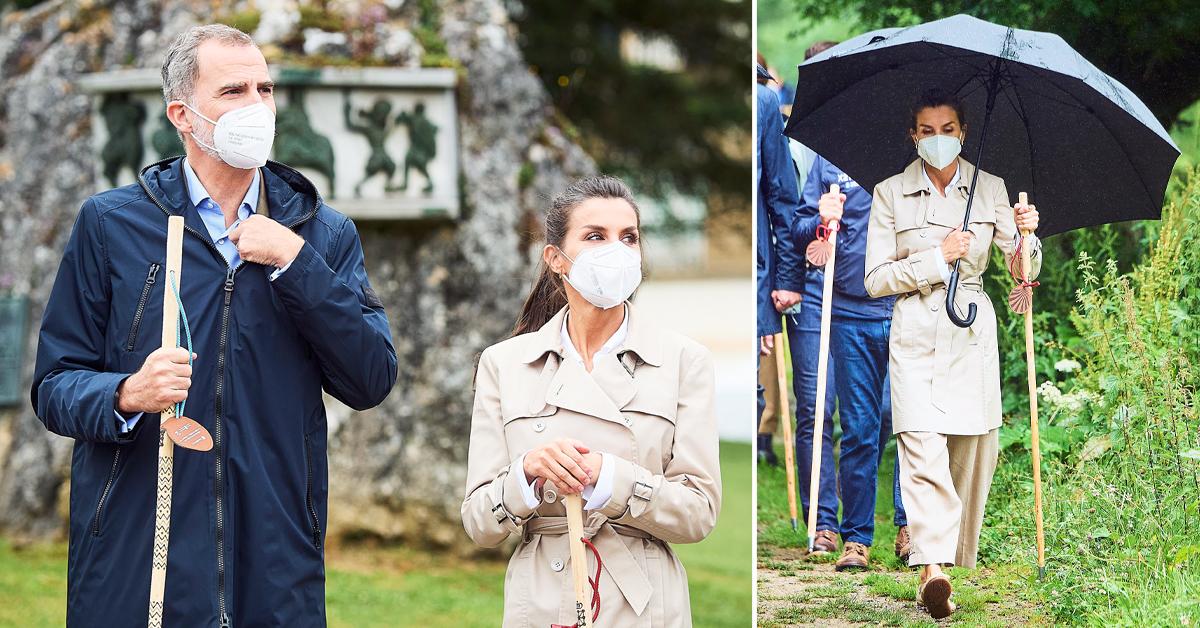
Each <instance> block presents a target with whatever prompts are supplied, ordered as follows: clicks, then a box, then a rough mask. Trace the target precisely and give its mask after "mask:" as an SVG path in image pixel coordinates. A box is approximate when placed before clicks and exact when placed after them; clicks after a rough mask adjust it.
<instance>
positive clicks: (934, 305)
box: [929, 303, 938, 312]
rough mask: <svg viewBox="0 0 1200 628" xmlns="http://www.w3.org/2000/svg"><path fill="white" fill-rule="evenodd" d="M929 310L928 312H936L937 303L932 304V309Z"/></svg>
mask: <svg viewBox="0 0 1200 628" xmlns="http://www.w3.org/2000/svg"><path fill="white" fill-rule="evenodd" d="M929 309H930V310H933V311H934V312H936V311H938V304H937V303H934V304H933V306H932V307H930V308H929Z"/></svg>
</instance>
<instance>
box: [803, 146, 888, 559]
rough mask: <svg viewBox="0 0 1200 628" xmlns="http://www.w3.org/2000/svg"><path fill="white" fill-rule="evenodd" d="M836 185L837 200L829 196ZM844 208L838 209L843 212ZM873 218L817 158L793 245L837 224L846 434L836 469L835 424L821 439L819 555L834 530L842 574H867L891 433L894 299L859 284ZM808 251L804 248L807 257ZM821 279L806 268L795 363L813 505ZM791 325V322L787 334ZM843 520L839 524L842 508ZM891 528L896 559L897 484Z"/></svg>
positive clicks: (837, 373) (829, 410)
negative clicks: (879, 481)
mask: <svg viewBox="0 0 1200 628" xmlns="http://www.w3.org/2000/svg"><path fill="white" fill-rule="evenodd" d="M833 184H837V185H838V186H839V188H840V193H839V194H837V195H834V194H831V193H830V192H829V188H830V186H831V185H833ZM839 207H840V210H839ZM870 215H871V192H870V190H866V189H863V188H862V187H861V186H859V185H858V183H857V182H855V181H854V180H853V179H851V178H850V177H849V176H848V175H846V173H844V172H842V171H841V170H840V169H839V168H838V167H837V166H835V165H833V164H832V163H830V162H828V161H826V160H825V159H824V158H823V157H821V156H820V155H818V156H816V158H815V159H814V161H813V165H812V169H811V170H810V171H809V173H808V176H807V178H806V180H805V183H804V194H803V197H802V202H801V204H800V210H799V213H798V215H797V218H796V221H795V223H794V236H793V237H794V240H795V243H796V245H797V246H798V247H807V246H808V245H809V243H811V242H812V241H813V240H814V239H815V237H816V230H817V226H818V225H819V224H828V222H829V218H830V217H832V216H836V217H837V218H838V219H839V221H838V234H837V270H836V273H835V276H834V279H833V297H832V299H831V301H832V303H830V304H826V306H827V307H831V308H832V312H831V314H832V317H831V324H830V344H829V346H830V355H829V362H828V367H827V371H826V375H827V386H826V395H825V416H827V417H832V416H833V409H834V403H835V402H836V403H837V408H838V419H839V422H840V424H841V427H842V438H841V446H840V447H839V453H840V455H839V457H838V461H837V465H836V467H837V468H836V469H835V464H834V457H833V421H828V420H827V421H825V424H824V433H823V434H822V438H821V447H822V456H821V462H822V464H821V474H820V483H819V488H818V491H819V496H818V497H819V499H818V502H817V509H818V510H817V534H816V536H817V540H816V544H815V547H816V548H817V549H819V550H822V551H835V550H836V548H837V545H836V543H837V539H838V536H839V535H838V532H840V536H841V539H842V541H843V544H844V545H843V552H842V556H841V557H840V558H839V559H838V562H837V564H836V568H837V570H838V571H844V570H854V569H866V568H867V567H868V560H867V556H868V554H869V549H870V546H871V544H872V542H873V540H874V533H875V489H876V480H877V475H878V471H879V458H880V450H881V449H882V446H883V444H885V443H886V439H885V438H884V437H881V432H882V430H883V429H885V428H884V423H886V424H887V428H886V429H887V432H886V433H889V434H890V433H891V429H890V423H891V412H890V404H887V403H885V399H886V398H887V397H888V396H889V395H888V388H887V368H888V337H889V334H890V333H891V320H892V304H893V302H894V298H893V297H887V298H882V299H874V298H871V297H870V296H869V295H867V293H866V288H865V287H864V283H863V276H864V273H865V268H864V266H865V258H866V242H867V224H868V222H869V219H870ZM801 250H803V249H801ZM824 282H825V274H824V270H823V269H821V268H810V269H809V271H808V273H807V276H806V279H805V281H804V290H803V295H804V308H803V309H802V310H801V312H800V316H799V320H798V321H797V322H796V323H795V328H793V329H789V337H790V338H792V344H791V347H792V364H793V376H794V386H795V391H796V421H797V430H796V458H797V460H799V461H800V465H799V466H800V495H801V501H802V503H803V504H804V507H805V508H806V509H807V507H808V500H809V495H808V487H809V481H810V479H809V478H810V475H811V460H812V451H813V430H812V420H813V413H814V410H815V406H816V401H817V400H816V382H817V360H818V357H819V355H818V354H819V351H820V336H821V332H820V322H821V310H822V288H823V287H824ZM792 325H793V323H792V322H791V321H789V327H792ZM839 498H840V500H841V506H842V513H841V515H842V519H841V522H840V523H839V521H838V501H839ZM893 500H894V503H895V506H896V517H895V520H894V521H895V523H896V525H897V526H898V527H900V528H901V529H900V532H899V533H898V535H897V541H898V543H897V552H898V553H899V552H902V551H904V550H905V549H906V548H904V547H902V545H905V544H906V543H905V542H904V539H905V538H906V537H907V529H906V528H905V527H904V526H906V524H907V521H906V520H905V515H904V506H903V504H902V503H901V502H900V498H899V487H898V484H895V483H894V486H893Z"/></svg>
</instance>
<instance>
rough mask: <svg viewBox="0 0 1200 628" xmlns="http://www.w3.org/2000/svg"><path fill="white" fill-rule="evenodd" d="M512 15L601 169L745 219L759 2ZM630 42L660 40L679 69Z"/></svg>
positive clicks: (552, 4) (549, 3) (531, 58)
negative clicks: (644, 56)
mask: <svg viewBox="0 0 1200 628" xmlns="http://www.w3.org/2000/svg"><path fill="white" fill-rule="evenodd" d="M510 9H511V12H512V15H513V19H514V21H515V22H516V23H517V26H518V29H519V41H520V44H521V48H522V52H523V53H524V54H525V58H526V60H527V61H528V62H529V64H530V65H531V66H532V67H533V70H534V71H535V72H536V73H537V75H538V76H539V77H540V78H541V79H542V82H543V83H544V84H545V85H546V88H547V89H548V90H549V93H550V95H551V98H552V99H553V102H554V104H555V106H556V107H557V108H558V109H559V111H561V112H562V113H563V115H564V116H565V117H566V118H567V119H569V120H570V121H571V122H572V123H573V124H574V125H575V126H576V127H577V130H578V131H579V137H578V138H576V139H578V140H579V141H580V142H581V143H582V145H583V146H584V148H585V149H586V150H587V151H588V152H589V154H591V155H592V156H593V157H594V158H596V160H597V161H598V163H599V165H600V168H601V169H602V170H604V171H605V172H608V173H612V174H616V175H619V176H622V177H624V178H626V179H628V180H629V181H630V182H631V183H632V184H634V185H635V186H636V187H637V188H638V189H639V190H643V191H648V192H650V193H663V192H667V191H669V190H670V189H672V188H674V189H677V190H679V191H681V192H683V193H686V194H692V195H697V196H702V197H705V198H706V199H707V202H708V204H709V208H710V211H714V210H715V211H721V210H723V209H728V210H730V211H741V212H743V213H744V211H745V208H746V207H747V206H748V205H749V195H750V185H749V181H750V150H749V147H750V124H749V122H750V103H749V96H748V94H749V93H750V92H749V89H750V85H751V84H750V80H751V75H750V67H749V64H748V61H749V59H750V20H751V13H750V2H748V1H747V0H737V1H729V0H656V1H655V2H645V1H642V0H637V1H632V0H581V1H577V2H561V1H559V0H522V1H521V2H519V3H518V2H510ZM631 37H633V38H637V39H639V40H640V41H642V42H651V43H654V42H658V44H657V45H658V48H659V50H663V49H664V48H665V49H667V50H668V52H667V53H666V57H668V58H669V57H672V56H675V55H672V54H671V52H670V51H672V50H673V51H674V52H675V53H677V57H678V62H679V63H678V67H673V66H672V64H671V63H667V64H665V65H664V64H656V63H644V62H639V60H638V59H637V58H636V57H635V58H630V56H629V55H623V54H622V50H621V48H622V39H623V38H625V39H626V43H628V40H629V39H630V38H631ZM664 42H665V43H666V44H668V45H666V46H663V45H662V43H664Z"/></svg>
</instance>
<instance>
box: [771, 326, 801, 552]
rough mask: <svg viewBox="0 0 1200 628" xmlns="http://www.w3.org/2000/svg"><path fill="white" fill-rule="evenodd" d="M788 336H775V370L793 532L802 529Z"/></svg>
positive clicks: (783, 334) (782, 334) (780, 334)
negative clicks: (798, 511)
mask: <svg viewBox="0 0 1200 628" xmlns="http://www.w3.org/2000/svg"><path fill="white" fill-rule="evenodd" d="M785 337H786V334H785V333H784V332H782V331H781V332H779V333H778V334H775V370H776V371H778V372H779V373H778V375H779V422H780V423H783V468H784V471H786V472H787V492H788V513H789V514H791V516H792V531H793V532H795V531H797V530H799V529H800V526H799V518H798V517H797V515H796V442H795V440H793V439H792V413H791V410H789V409H788V392H789V391H790V390H791V388H789V387H788V385H787V360H786V358H785V357H784V355H783V352H784V338H785Z"/></svg>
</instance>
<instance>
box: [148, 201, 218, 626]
mask: <svg viewBox="0 0 1200 628" xmlns="http://www.w3.org/2000/svg"><path fill="white" fill-rule="evenodd" d="M166 259H167V273H166V279H167V280H166V285H165V286H164V288H163V325H162V346H163V347H165V348H175V347H178V346H179V322H180V317H181V315H182V314H183V310H182V307H181V304H182V300H181V298H180V296H179V282H180V271H181V270H182V266H183V216H171V217H169V218H167V258H166ZM183 324H184V328H185V331H186V333H187V335H188V345H189V347H188V361H189V362H190V361H191V347H190V345H191V331H190V330H187V319H186V318H184V319H183ZM159 419H160V421H161V422H160V423H159V431H158V490H157V492H156V495H157V496H158V497H157V503H156V504H155V508H154V552H153V562H152V564H151V571H150V608H149V612H148V616H147V621H146V624H147V625H148V626H149V627H150V628H162V621H163V612H164V601H163V596H164V594H165V593H166V590H167V550H168V548H169V547H170V535H171V495H172V492H173V491H172V488H173V482H172V480H173V476H174V462H175V445H176V443H178V444H179V445H180V446H181V447H185V448H187V449H195V450H198V451H208V450H210V449H212V437H210V436H209V434H208V430H206V429H204V426H202V425H200V424H199V423H196V422H195V421H193V420H191V419H189V418H187V417H185V416H183V404H182V403H181V404H175V405H172V406H170V407H168V408H166V409H164V410H163V411H162V412H161V413H160V415H159Z"/></svg>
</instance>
